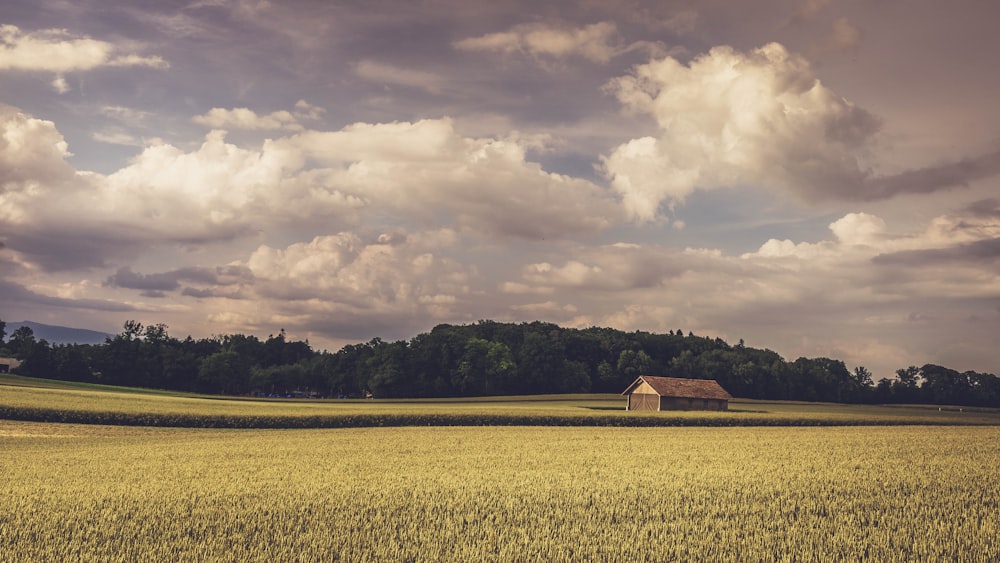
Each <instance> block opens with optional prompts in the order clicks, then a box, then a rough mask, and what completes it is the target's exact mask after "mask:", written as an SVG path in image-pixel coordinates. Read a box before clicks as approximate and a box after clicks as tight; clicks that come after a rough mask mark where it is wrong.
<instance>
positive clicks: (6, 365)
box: [0, 358, 21, 373]
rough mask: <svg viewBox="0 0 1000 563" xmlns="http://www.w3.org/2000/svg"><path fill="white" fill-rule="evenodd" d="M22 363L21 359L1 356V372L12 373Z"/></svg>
mask: <svg viewBox="0 0 1000 563" xmlns="http://www.w3.org/2000/svg"><path fill="white" fill-rule="evenodd" d="M20 365H21V361H20V360H17V359H14V358H0V373H10V372H11V371H13V370H15V369H17V367H18V366H20Z"/></svg>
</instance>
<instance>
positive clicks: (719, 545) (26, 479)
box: [0, 421, 1000, 562]
mask: <svg viewBox="0 0 1000 563" xmlns="http://www.w3.org/2000/svg"><path fill="white" fill-rule="evenodd" d="M998 444H1000V428H998V427H921V426H911V427H863V428H859V427H842V428H539V427H504V428H488V427H467V428H454V427H449V428H358V429H319V430H217V429H167V428H135V427H109V426H99V425H67V424H50V423H29V422H11V421H0V450H2V451H3V452H4V455H3V456H2V457H0V474H2V475H3V476H4V480H3V483H4V485H3V486H0V553H2V554H4V555H3V556H2V557H0V559H3V560H5V561H67V560H73V561H90V560H95V561H96V560H100V561H136V560H184V561H193V560H200V561H208V560H229V561H245V560H255V561H264V560H268V561H277V560H282V561H293V560H295V561H330V560H350V561H402V560H407V561H481V560H486V561H489V560H503V561H514V560H517V561H581V560H601V561H643V560H647V561H653V560H682V561H726V560H731V561H759V560H768V561H832V560H869V561H983V562H986V561H997V560H998V559H1000V542H998V537H1000V472H998V470H997V467H1000V447H998Z"/></svg>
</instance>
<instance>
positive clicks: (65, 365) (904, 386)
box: [0, 320, 1000, 407]
mask: <svg viewBox="0 0 1000 563" xmlns="http://www.w3.org/2000/svg"><path fill="white" fill-rule="evenodd" d="M4 327H5V324H4V323H3V321H0V356H10V357H14V358H16V359H18V360H21V365H20V366H18V367H17V368H16V370H15V372H16V373H20V374H23V375H29V376H34V377H46V378H51V379H61V380H67V381H81V382H94V383H104V384H110V385H124V386H136V387H149V388H157V389H170V390H177V391H191V392H197V393H218V394H229V395H246V394H256V395H267V396H282V397H286V396H322V397H363V396H368V395H369V394H370V395H373V396H377V397H471V396H490V395H524V394H558V393H588V392H593V393H609V392H613V393H617V392H621V391H622V390H623V389H624V388H625V387H626V386H627V385H628V384H629V383H631V382H632V381H634V380H635V378H636V377H638V376H639V375H647V374H652V375H667V376H672V377H686V378H699V379H715V380H717V381H718V382H719V383H720V384H721V385H722V386H723V387H724V388H725V389H726V390H728V391H729V392H730V394H732V395H733V396H735V397H741V398H750V399H778V400H802V401H828V402H840V403H930V404H947V405H967V406H984V407H1000V378H998V377H997V376H996V375H993V374H990V373H978V372H974V371H966V372H958V371H955V370H952V369H949V368H946V367H943V366H938V365H933V364H927V365H924V366H922V367H916V366H910V367H906V368H902V369H899V370H897V372H896V376H897V377H896V378H895V379H889V378H882V379H880V380H879V381H878V382H875V381H873V376H872V373H871V372H870V371H869V370H868V369H866V368H865V367H863V366H858V367H855V368H854V369H853V370H849V369H848V368H847V366H846V365H845V364H844V362H842V361H840V360H835V359H831V358H822V357H821V358H798V359H796V360H795V361H792V362H789V361H786V360H785V359H783V358H782V357H781V356H780V355H778V354H777V353H776V352H773V351H771V350H767V349H757V348H752V347H749V346H745V345H744V343H743V340H740V341H739V343H737V344H735V345H730V344H729V343H727V342H725V341H724V340H722V339H720V338H709V337H703V336H696V335H694V334H693V333H691V332H688V333H687V334H686V335H685V334H684V331H683V330H679V329H678V330H676V331H674V330H671V331H669V332H667V333H663V334H656V333H649V332H641V331H636V332H623V331H620V330H615V329H611V328H599V327H591V328H586V329H572V328H562V327H559V326H557V325H555V324H551V323H544V322H537V321H536V322H531V323H501V322H496V321H479V322H476V323H472V324H467V325H447V324H442V325H438V326H436V327H434V328H433V329H432V330H431V331H430V332H426V333H422V334H419V335H417V336H415V337H414V338H412V339H410V340H408V341H405V340H398V341H393V342H387V341H383V340H382V339H380V338H374V339H372V340H371V341H369V342H366V343H360V344H352V345H348V346H345V347H343V348H341V349H340V350H338V351H336V352H328V351H317V350H314V349H313V348H312V347H311V346H310V345H309V343H308V341H305V342H303V341H295V340H290V339H288V338H287V336H286V334H285V331H284V330H281V331H279V332H278V333H277V334H272V335H269V336H268V337H267V338H266V339H263V340H262V339H259V338H257V337H256V336H252V335H244V334H231V335H222V336H213V337H211V338H202V339H197V340H196V339H193V338H191V337H190V336H188V337H187V338H185V339H183V340H180V339H177V338H174V337H172V336H170V335H169V333H168V331H167V326H166V325H164V324H162V323H161V324H152V325H146V326H144V325H143V324H142V323H140V322H138V321H134V320H130V321H127V322H126V323H125V324H124V326H123V329H122V331H121V332H120V333H119V334H117V335H115V336H114V337H109V338H107V339H106V341H105V342H104V344H98V345H84V344H56V345H52V344H49V343H48V342H47V341H45V340H44V339H36V338H35V337H34V334H33V332H32V330H31V328H29V327H26V326H22V327H20V328H18V329H17V330H15V331H14V332H13V333H12V334H11V335H10V338H7V339H5V337H6V332H5V330H4Z"/></svg>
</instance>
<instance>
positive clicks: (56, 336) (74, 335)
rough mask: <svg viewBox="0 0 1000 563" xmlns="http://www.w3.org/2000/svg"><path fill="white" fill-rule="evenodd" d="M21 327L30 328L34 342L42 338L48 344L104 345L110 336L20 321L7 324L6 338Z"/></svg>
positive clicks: (80, 329)
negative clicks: (33, 335)
mask: <svg viewBox="0 0 1000 563" xmlns="http://www.w3.org/2000/svg"><path fill="white" fill-rule="evenodd" d="M22 326H26V327H28V328H30V329H31V332H33V333H34V334H35V339H36V340H42V339H43V338H44V339H45V340H47V341H48V342H49V344H104V339H105V338H107V337H109V336H112V335H110V334H107V333H104V332H99V331H96V330H88V329H85V328H70V327H68V326H55V325H46V324H42V323H36V322H32V321H21V322H19V323H7V328H6V331H7V338H10V335H11V334H12V333H13V332H14V331H15V330H17V329H19V328H21V327H22Z"/></svg>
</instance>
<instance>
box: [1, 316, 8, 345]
mask: <svg viewBox="0 0 1000 563" xmlns="http://www.w3.org/2000/svg"><path fill="white" fill-rule="evenodd" d="M5 336H7V323H5V322H3V319H0V344H3V338H4V337H5Z"/></svg>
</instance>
